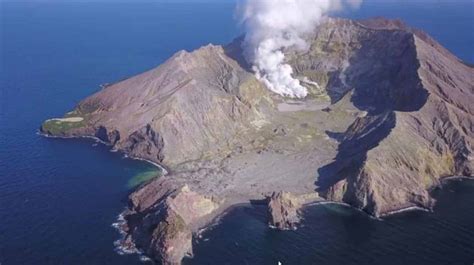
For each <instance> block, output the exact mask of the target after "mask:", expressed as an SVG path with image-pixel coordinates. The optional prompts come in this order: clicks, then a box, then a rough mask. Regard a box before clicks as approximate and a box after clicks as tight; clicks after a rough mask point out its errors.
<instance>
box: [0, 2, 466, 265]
mask: <svg viewBox="0 0 474 265" xmlns="http://www.w3.org/2000/svg"><path fill="white" fill-rule="evenodd" d="M419 3H420V2H418V1H417V2H415V3H414V4H413V5H408V4H405V5H400V6H395V7H394V6H386V5H382V4H380V3H372V4H371V3H370V2H368V3H367V4H364V6H363V7H362V9H361V10H360V11H357V12H353V13H350V14H345V15H346V16H352V17H365V16H373V15H385V16H390V17H401V18H404V19H405V20H407V21H409V22H410V23H411V24H413V25H415V26H418V27H421V28H424V29H426V30H427V31H428V32H429V33H431V34H432V35H434V36H435V37H436V38H438V39H439V40H440V41H441V43H442V44H444V45H446V46H447V47H448V48H449V49H450V50H452V51H453V52H455V53H456V54H457V55H458V56H459V57H460V58H462V59H464V60H468V61H471V62H472V61H474V58H473V56H474V54H473V53H472V49H471V44H472V43H473V41H474V39H473V34H472V32H474V30H473V28H472V27H473V24H474V23H472V15H473V14H472V10H473V9H472V2H471V4H462V2H457V4H456V5H448V6H444V7H443V6H442V7H436V8H433V7H432V8H431V9H430V8H429V7H428V10H429V12H428V11H426V8H427V7H426V6H424V5H421V6H420V4H419ZM442 3H444V4H443V5H446V3H448V2H442ZM459 3H461V4H459ZM452 27H455V29H456V31H453V30H452ZM0 34H1V35H0V37H1V38H0V49H1V57H0V63H1V65H0V89H1V93H0V147H1V148H0V263H1V264H2V265H10V264H13V265H17V264H35V265H37V264H141V262H140V261H139V259H138V257H137V256H134V255H131V256H120V255H117V253H116V252H115V251H114V245H113V242H114V241H115V240H116V239H118V237H119V234H118V233H117V231H115V229H114V228H113V227H112V226H111V224H112V223H113V222H115V220H116V218H117V215H118V214H119V213H120V211H121V210H122V209H123V207H124V206H125V205H126V197H127V195H128V193H129V191H130V189H131V187H132V186H134V185H135V184H134V183H135V181H136V180H137V179H140V178H142V179H146V178H148V177H149V173H147V172H150V171H152V170H154V168H153V166H151V165H149V164H147V163H144V162H141V161H132V160H129V159H124V158H123V156H122V155H121V154H118V153H110V152H109V150H108V148H107V147H105V146H102V145H100V144H96V143H95V142H94V141H91V140H87V139H77V140H63V139H50V138H44V137H41V136H39V135H37V128H38V126H39V125H40V124H41V122H42V121H43V120H44V119H47V118H50V117H55V116H60V115H62V114H63V113H65V112H67V111H69V110H70V109H71V108H72V107H73V106H74V104H76V103H77V102H78V101H79V100H81V99H82V98H84V97H85V96H87V95H89V94H91V93H93V92H94V91H96V90H97V89H99V85H100V84H103V83H108V82H113V81H116V80H120V79H123V78H125V77H127V76H131V75H134V74H137V73H140V72H142V71H145V70H147V69H149V68H151V67H154V66H156V65H158V64H160V63H161V62H163V61H164V60H165V59H166V58H168V57H169V56H171V55H172V54H173V53H174V52H175V51H177V50H180V49H187V50H192V49H194V48H197V47H199V46H201V45H204V44H207V43H208V42H212V43H227V42H229V41H230V40H232V38H234V37H235V36H238V35H239V33H238V30H237V29H236V27H235V22H234V21H233V4H232V3H221V4H217V3H213V4H202V3H201V4H182V3H181V4H160V3H135V4H131V3H113V4H112V3H111V2H108V3H106V2H104V3H78V2H74V3H67V2H61V1H51V2H47V3H45V2H42V3H39V2H22V3H15V2H13V3H4V2H1V3H0ZM443 194H445V195H443ZM473 194H474V192H473V184H472V182H465V183H464V184H459V185H457V184H454V186H450V187H449V188H448V189H446V190H444V191H442V192H441V194H440V198H444V199H440V200H439V202H440V203H439V206H438V207H437V210H436V211H435V213H423V212H414V213H406V214H401V215H397V216H394V217H390V218H389V219H387V220H385V221H383V222H380V221H376V220H373V219H370V218H367V216H365V215H363V214H360V213H359V212H356V211H353V210H350V209H346V208H344V207H339V206H330V205H325V206H314V207H310V208H308V209H307V210H306V221H305V222H304V227H302V228H301V229H299V230H297V231H290V232H284V233H276V232H275V231H272V230H269V229H268V228H267V227H266V225H265V223H264V221H263V211H261V209H259V208H248V207H243V208H242V207H241V208H236V209H235V210H234V211H231V212H230V213H229V215H227V216H226V217H224V218H223V219H222V223H221V225H219V226H216V227H215V228H214V229H212V230H210V231H209V232H207V233H205V235H204V237H205V238H206V239H208V240H207V241H205V240H204V239H203V240H200V241H199V242H197V243H196V245H195V252H196V256H195V258H194V259H193V260H187V261H186V263H189V264H276V261H277V260H280V261H282V262H283V264H424V263H426V264H470V263H467V262H469V260H474V259H473V256H474V255H473V254H472V249H473V245H472V242H473V235H472V232H470V231H473V230H474V228H473V227H472V224H473V223H474V220H473V216H474V213H473V207H474V203H473V201H472V200H473V198H474V197H473ZM390 262H391V263H390ZM428 262H430V263H428Z"/></svg>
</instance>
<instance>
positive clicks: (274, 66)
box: [240, 0, 362, 98]
mask: <svg viewBox="0 0 474 265" xmlns="http://www.w3.org/2000/svg"><path fill="white" fill-rule="evenodd" d="M361 1H362V0H244V2H243V5H242V6H241V7H240V12H241V18H242V22H243V24H244V26H245V29H246V36H245V40H244V43H243V48H244V53H245V57H246V59H247V61H248V62H249V63H251V64H252V65H253V70H254V71H255V73H256V76H257V78H258V79H259V80H260V81H262V82H263V83H264V84H265V85H266V86H267V87H268V89H270V90H271V91H273V92H275V93H278V94H280V95H282V96H288V97H295V98H304V97H306V95H307V94H308V91H307V90H306V88H305V87H303V86H302V85H301V83H300V81H299V80H298V79H295V78H294V77H293V69H292V68H291V66H290V65H289V64H287V63H285V54H284V53H283V50H284V49H285V48H288V47H296V48H298V49H300V50H305V49H307V48H308V44H307V43H306V41H305V40H304V39H303V38H302V37H303V35H304V34H305V33H308V32H311V31H312V30H313V29H314V27H315V26H316V25H317V24H318V23H319V22H320V20H321V19H322V18H323V17H324V16H325V15H326V14H327V13H328V12H329V11H332V10H336V9H339V8H341V7H342V6H343V5H344V4H349V5H350V6H351V7H358V6H359V5H360V2H361Z"/></svg>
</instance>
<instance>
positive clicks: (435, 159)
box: [41, 18, 474, 264]
mask: <svg viewBox="0 0 474 265" xmlns="http://www.w3.org/2000/svg"><path fill="white" fill-rule="evenodd" d="M306 39H307V41H308V42H309V43H311V45H310V48H309V49H308V50H306V51H300V50H293V49H289V50H286V51H284V52H285V53H286V55H287V56H286V58H288V63H290V64H291V65H292V66H293V68H294V69H295V75H296V77H297V78H299V79H300V80H301V82H302V83H303V84H304V85H305V86H306V87H307V88H308V90H309V91H310V95H309V96H308V97H306V98H305V99H302V100H294V99H288V98H283V97H280V96H278V95H275V94H272V93H271V92H269V91H268V90H267V89H266V88H265V87H264V86H263V85H262V84H261V83H260V82H259V81H258V80H257V79H256V78H255V77H254V75H253V74H252V73H251V72H250V71H249V67H248V65H246V64H245V61H244V60H243V59H242V56H241V50H240V40H239V39H237V40H236V41H235V42H233V43H232V44H230V45H228V46H224V47H223V46H213V45H208V46H206V47H203V48H200V49H198V50H196V51H193V52H185V51H182V52H179V53H177V54H175V55H174V56H173V57H172V58H170V59H169V60H168V61H166V62H165V63H164V64H162V65H161V66H159V67H157V68H155V69H152V70H150V71H148V72H145V73H143V74H140V75H138V76H135V77H132V78H129V79H126V80H124V81H121V82H118V83H115V84H112V85H109V86H107V87H105V88H103V89H102V90H100V91H99V92H97V93H96V94H94V95H92V96H90V97H88V98H86V99H85V100H83V101H81V102H80V103H79V105H78V106H77V107H76V108H75V109H74V110H73V111H71V112H69V113H67V114H66V115H65V117H64V118H61V119H52V120H48V121H46V122H45V123H44V124H43V125H42V127H41V131H42V132H43V133H45V134H49V135H53V136H63V137H76V136H94V137H97V138H99V139H101V140H103V141H105V142H107V143H109V144H110V145H111V146H112V148H114V149H115V150H119V151H122V152H125V153H127V154H128V155H130V156H132V157H136V158H141V159H146V160H149V161H152V162H155V163H159V164H161V165H162V166H164V167H165V168H166V169H167V170H168V175H167V176H165V177H162V178H158V179H155V180H152V181H150V182H149V183H147V184H145V185H143V186H141V187H140V188H139V189H137V190H136V191H135V192H134V193H132V194H131V195H130V206H129V209H128V210H127V211H126V212H125V216H126V220H127V224H128V225H127V229H126V231H127V233H128V236H127V238H126V240H125V241H126V243H127V244H131V243H134V244H135V245H136V247H138V248H139V249H141V250H143V251H144V252H145V253H146V254H147V255H149V256H150V257H152V258H155V259H157V260H161V261H163V262H164V263H168V264H176V263H179V262H180V260H181V258H182V257H183V256H185V255H191V254H192V233H193V232H196V231H197V229H198V228H200V227H203V226H205V225H206V224H207V223H208V222H210V220H211V219H212V218H213V217H215V216H216V215H217V214H220V213H221V212H222V211H223V210H224V209H226V208H227V207H229V206H231V205H233V204H236V203H243V202H248V201H249V200H264V199H266V198H270V199H269V209H270V210H269V213H270V214H269V216H270V223H271V224H273V225H276V226H277V227H279V228H288V227H291V226H292V225H294V223H295V222H297V219H298V218H297V212H298V208H299V207H300V206H301V205H302V204H304V203H307V202H311V201H315V200H322V199H326V200H332V201H339V202H345V203H348V204H351V205H352V206H354V207H357V208H360V209H362V210H364V211H366V212H367V213H369V214H372V215H375V216H380V215H383V214H385V213H388V212H391V211H393V210H398V209H401V208H405V207H410V206H420V207H424V208H431V207H432V205H433V204H434V201H433V199H432V198H431V197H430V194H429V189H430V188H431V187H433V186H436V185H439V183H440V179H441V178H442V177H444V176H450V175H463V176H468V177H472V176H473V170H474V156H473V149H474V107H473V106H474V105H473V104H472V102H474V69H473V68H472V67H470V66H468V65H467V64H465V63H463V62H461V61H460V60H459V59H458V58H456V57H455V56H454V55H452V54H451V53H450V52H449V51H447V50H446V49H444V48H443V47H442V46H441V45H440V44H438V43H437V42H436V41H434V40H433V39H432V38H430V37H429V36H428V35H426V34H425V33H423V32H422V31H419V30H416V29H412V28H410V27H408V26H406V25H404V24H403V23H402V22H400V21H393V20H386V19H381V18H378V19H371V20H366V21H352V20H344V19H327V20H326V21H324V23H322V24H321V25H319V26H318V27H316V29H315V30H314V32H313V33H312V34H308V36H306ZM315 82H317V85H316V84H315ZM279 191H284V192H282V193H274V192H279ZM272 194H273V195H272ZM320 196H321V197H322V198H321V197H320ZM290 197H291V198H304V199H302V200H299V199H298V200H296V201H297V203H296V201H295V200H293V199H291V198H290Z"/></svg>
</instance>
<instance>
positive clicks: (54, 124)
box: [41, 117, 86, 135]
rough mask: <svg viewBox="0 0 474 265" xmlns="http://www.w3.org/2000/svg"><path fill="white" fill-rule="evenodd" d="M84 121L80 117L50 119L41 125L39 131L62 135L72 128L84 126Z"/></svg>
mask: <svg viewBox="0 0 474 265" xmlns="http://www.w3.org/2000/svg"><path fill="white" fill-rule="evenodd" d="M85 125H86V121H85V119H84V118H82V117H66V118H62V119H50V120H47V121H45V122H44V123H43V125H41V131H42V132H44V133H48V134H51V135H63V134H65V133H67V132H68V131H70V130H72V129H77V128H81V127H84V126H85Z"/></svg>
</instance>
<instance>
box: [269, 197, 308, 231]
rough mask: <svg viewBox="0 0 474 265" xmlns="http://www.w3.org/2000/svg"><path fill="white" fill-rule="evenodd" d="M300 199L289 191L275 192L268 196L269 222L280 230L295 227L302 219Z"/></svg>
mask: <svg viewBox="0 0 474 265" xmlns="http://www.w3.org/2000/svg"><path fill="white" fill-rule="evenodd" d="M301 206H302V204H301V202H300V200H299V199H298V198H297V197H296V196H294V195H293V194H291V193H288V192H282V191H280V192H274V193H273V194H272V195H271V196H270V197H269V198H268V204H267V207H268V215H269V218H268V219H269V220H268V221H269V224H270V226H271V227H275V228H276V229H279V230H287V229H294V228H296V225H297V224H298V223H299V221H300V216H299V210H300V208H301Z"/></svg>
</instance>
